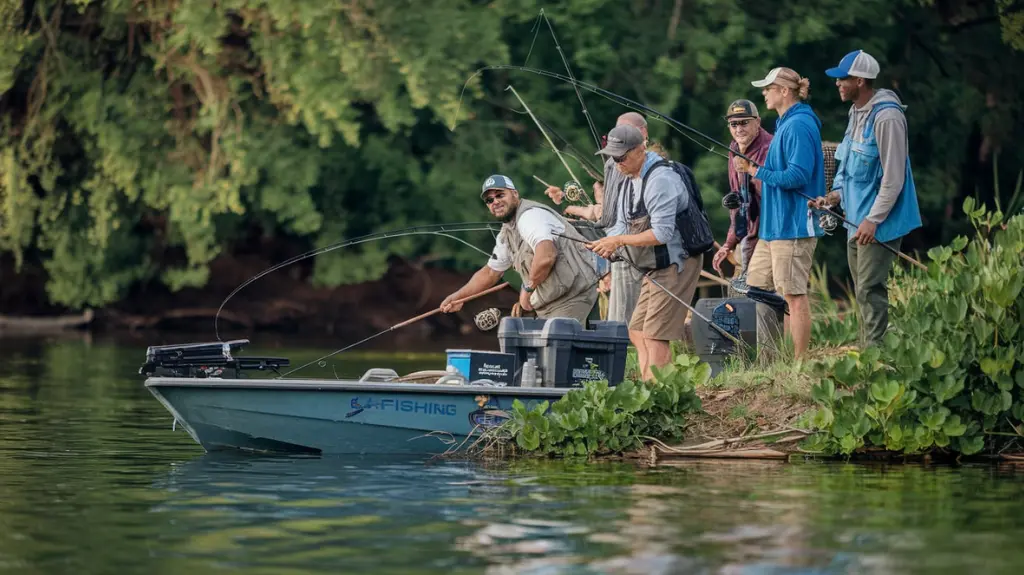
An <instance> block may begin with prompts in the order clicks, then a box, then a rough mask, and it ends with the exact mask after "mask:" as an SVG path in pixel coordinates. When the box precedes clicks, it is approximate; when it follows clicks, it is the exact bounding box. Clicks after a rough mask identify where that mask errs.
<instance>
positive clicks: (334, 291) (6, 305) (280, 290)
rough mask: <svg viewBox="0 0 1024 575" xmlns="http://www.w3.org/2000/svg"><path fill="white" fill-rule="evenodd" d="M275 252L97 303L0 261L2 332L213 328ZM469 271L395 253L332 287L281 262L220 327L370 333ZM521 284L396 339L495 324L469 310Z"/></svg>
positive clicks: (503, 298) (432, 300)
mask: <svg viewBox="0 0 1024 575" xmlns="http://www.w3.org/2000/svg"><path fill="white" fill-rule="evenodd" d="M274 263H275V262H271V261H268V260H265V259H263V258H258V257H254V256H244V257H232V258H228V257H224V258H219V259H217V260H216V261H214V262H213V264H212V265H211V273H210V281H209V283H208V284H207V285H206V286H205V287H203V288H202V289H195V288H187V289H183V290H181V291H179V292H171V291H169V290H167V289H166V288H163V287H162V286H159V285H158V284H156V283H154V284H153V285H151V286H149V287H147V288H140V289H138V290H136V291H135V292H133V293H132V294H130V295H129V296H128V297H126V298H124V300H123V301H121V302H118V303H117V304H114V305H111V306H108V307H105V308H101V309H95V310H92V309H90V310H84V311H77V310H66V309H61V308H59V307H55V306H51V305H47V304H46V303H45V301H44V298H41V297H39V294H40V293H44V287H43V286H44V283H45V275H44V274H42V273H40V272H39V271H38V270H31V269H26V270H23V271H22V272H20V273H18V274H14V271H13V265H12V263H11V262H10V261H6V260H5V261H3V262H2V263H0V269H2V271H0V277H3V278H4V289H3V290H2V293H0V333H7V334H34V333H40V334H41V333H52V332H58V331H62V330H75V329H78V330H88V331H90V332H98V333H108V332H143V333H155V332H160V333H174V332H177V333H183V334H186V333H188V334H191V333H209V334H211V335H212V334H213V327H214V317H215V315H216V313H217V309H218V307H219V306H220V305H221V302H222V301H223V300H224V298H225V297H226V296H227V295H228V294H230V293H231V292H232V291H233V290H234V289H235V288H237V287H238V286H239V285H241V284H242V283H244V282H245V281H246V280H248V279H249V278H252V277H253V276H255V275H257V274H259V273H260V272H262V271H263V270H265V269H267V268H269V267H270V266H272V265H273V264H274ZM469 277H470V274H466V273H459V272H453V271H450V270H445V269H440V268H433V267H428V266H424V265H419V264H417V263H415V262H410V261H407V260H403V259H399V258H393V259H392V260H391V261H390V266H389V268H388V271H387V272H386V274H385V275H384V277H382V278H381V279H379V280H375V281H369V282H364V283H359V284H351V285H342V286H338V287H335V288H326V287H316V286H313V285H311V284H310V283H309V282H308V280H307V279H306V278H305V277H303V275H302V272H301V270H299V269H298V266H296V267H295V269H294V270H293V269H288V268H286V269H282V270H280V271H277V272H274V273H271V274H268V275H267V276H265V277H263V278H261V279H259V280H257V281H256V282H253V283H252V284H251V285H249V286H247V287H246V288H245V289H243V290H242V291H240V292H239V293H238V294H237V295H236V296H235V297H233V298H232V299H231V300H230V301H229V302H228V303H227V304H226V305H225V306H224V308H223V310H222V311H221V315H220V319H219V324H218V325H219V329H220V331H221V332H222V337H224V335H223V334H227V336H228V337H231V338H239V337H249V338H250V339H254V340H255V339H257V338H256V337H255V334H258V333H261V334H267V333H273V334H275V335H288V334H291V335H302V336H304V337H321V338H322V337H324V336H327V337H330V338H338V339H339V340H346V341H347V340H353V339H360V338H363V337H367V336H369V335H371V334H374V333H377V332H379V331H382V330H384V329H387V328H388V327H391V326H393V325H395V324H397V323H399V322H402V321H404V320H406V319H409V318H411V317H413V316H416V315H418V314H421V313H424V312H427V311H430V310H432V309H435V308H436V307H437V305H438V303H440V302H441V300H442V299H444V297H445V296H447V295H448V294H449V293H451V292H453V291H455V290H457V289H458V288H459V287H461V286H462V285H463V284H464V283H465V282H466V281H467V280H468V279H469ZM516 301H517V293H516V292H515V291H514V290H513V289H506V290H502V291H500V292H497V293H495V294H492V295H488V296H484V297H482V298H480V299H477V300H474V301H472V302H469V303H467V304H466V306H465V307H464V308H463V309H462V310H461V311H459V312H457V313H453V314H437V315H434V316H431V317H429V318H427V319H424V320H422V321H419V322H417V323H415V324H412V325H410V326H408V327H404V328H402V329H401V330H396V332H395V333H394V337H393V338H392V339H391V341H392V342H394V343H395V344H396V345H401V346H417V345H422V344H423V343H424V342H429V341H431V340H433V339H436V338H450V337H460V338H463V339H465V338H467V337H468V338H469V339H468V340H467V341H469V342H474V341H476V339H477V336H481V338H487V339H488V340H490V339H493V337H494V334H493V333H484V332H481V331H480V330H479V329H477V328H476V326H475V324H474V323H473V316H474V315H475V314H476V313H477V312H479V311H481V310H484V309H487V308H490V307H497V308H499V309H501V310H502V313H503V314H507V313H508V311H509V310H510V309H511V308H512V305H513V304H515V302H516Z"/></svg>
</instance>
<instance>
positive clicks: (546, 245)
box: [529, 240, 558, 287]
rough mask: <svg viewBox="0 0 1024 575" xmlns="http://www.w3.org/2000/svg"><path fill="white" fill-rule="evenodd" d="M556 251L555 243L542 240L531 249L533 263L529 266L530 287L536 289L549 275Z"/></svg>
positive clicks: (553, 265) (553, 264) (556, 254)
mask: <svg viewBox="0 0 1024 575" xmlns="http://www.w3.org/2000/svg"><path fill="white" fill-rule="evenodd" d="M557 256H558V250H556V249H555V242H553V241H551V240H543V241H541V242H539V243H538V244H537V246H536V247H534V248H533V263H532V264H531V265H530V280H529V281H530V286H532V287H537V286H539V285H540V284H541V282H543V281H544V280H546V279H548V276H549V275H551V268H553V267H555V258H556V257H557Z"/></svg>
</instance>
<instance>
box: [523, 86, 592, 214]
mask: <svg viewBox="0 0 1024 575" xmlns="http://www.w3.org/2000/svg"><path fill="white" fill-rule="evenodd" d="M505 89H506V90H511V91H512V94H514V95H515V97H516V99H517V100H519V103H520V104H522V105H523V108H524V109H525V110H526V113H528V114H529V115H530V118H532V119H533V122H534V123H535V124H536V125H537V129H539V130H540V133H541V134H543V135H544V139H546V140H547V141H548V144H550V145H551V148H552V149H554V151H555V155H557V156H558V160H559V161H560V162H562V165H563V166H565V169H566V171H568V172H569V176H570V177H572V179H573V181H574V182H576V185H578V186H580V191H581V192H582V193H583V197H584V198H586V199H587V203H589V204H593V203H594V202H593V201H592V200H591V199H590V196H589V195H587V192H586V190H584V189H583V186H582V185H580V179H579V178H577V177H576V174H574V173H573V172H572V168H570V167H569V164H568V163H566V161H565V158H563V157H562V153H561V152H559V151H558V148H557V147H555V143H554V142H552V141H551V136H548V133H547V132H546V131H545V130H544V128H543V127H541V125H540V122H538V121H537V117H536V116H534V115H533V111H532V110H530V107H529V106H527V105H526V102H524V101H523V99H522V98H521V97H520V96H519V92H516V89H515V88H513V87H512V85H511V84H509V85H508V86H507V87H506V88H505Z"/></svg>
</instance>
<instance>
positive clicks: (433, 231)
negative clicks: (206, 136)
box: [213, 222, 500, 341]
mask: <svg viewBox="0 0 1024 575" xmlns="http://www.w3.org/2000/svg"><path fill="white" fill-rule="evenodd" d="M496 225H500V224H495V223H494V222H465V223H458V224H432V225H425V226H414V227H410V228H405V229H401V230H394V231H390V232H377V233H373V234H367V235H365V236H359V237H356V238H352V239H349V240H343V241H341V242H337V243H334V244H331V245H328V246H324V247H322V248H317V249H315V250H311V251H308V252H306V253H304V254H300V255H297V256H294V257H292V258H289V259H287V260H285V261H283V262H280V263H278V264H276V265H274V266H271V267H269V268H267V269H265V270H263V271H262V272H260V273H258V274H256V275H254V276H253V277H251V278H249V279H247V280H245V281H244V282H242V284H241V285H239V286H238V287H236V288H235V289H234V290H233V291H232V292H231V293H229V294H228V296H227V297H226V298H224V301H222V302H221V304H220V307H218V308H217V315H216V316H214V319H213V331H214V334H215V335H216V337H217V341H223V340H221V338H220V329H219V320H220V313H221V311H222V310H223V309H224V306H225V305H226V304H227V303H228V301H230V300H231V298H233V297H234V296H235V294H237V293H238V292H240V291H242V290H243V289H244V288H245V287H246V286H248V285H249V284H251V283H253V282H255V281H256V280H258V279H260V278H262V277H264V276H266V275H268V274H271V273H273V272H275V271H277V270H279V269H281V268H283V267H286V266H289V265H291V264H294V263H298V262H300V261H302V260H305V259H309V258H312V257H316V256H318V255H321V254H325V253H328V252H331V251H334V250H337V249H341V248H346V247H351V246H354V245H359V244H363V243H367V242H372V241H376V240H383V239H391V238H399V237H406V236H416V235H437V236H442V237H448V238H451V239H455V240H457V241H460V242H462V243H463V244H465V245H467V246H469V247H471V248H473V249H475V250H476V251H478V252H480V253H482V254H484V255H486V256H488V257H489V256H490V255H491V254H490V253H489V252H486V251H484V250H482V249H480V248H479V247H477V246H474V245H472V244H470V243H469V242H466V241H464V240H461V239H459V238H456V237H454V236H451V235H450V234H453V233H459V232H472V231H483V230H488V231H491V232H492V233H493V232H494V230H495V226H496Z"/></svg>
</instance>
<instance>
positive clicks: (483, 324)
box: [473, 307, 501, 331]
mask: <svg viewBox="0 0 1024 575" xmlns="http://www.w3.org/2000/svg"><path fill="white" fill-rule="evenodd" d="M499 321H501V310H500V309H498V308H496V307H492V308H489V309H485V310H483V311H482V312H480V313H478V314H476V315H475V316H474V317H473V323H475V324H476V327H477V328H479V329H480V331H490V330H492V329H494V328H496V327H498V322H499Z"/></svg>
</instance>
